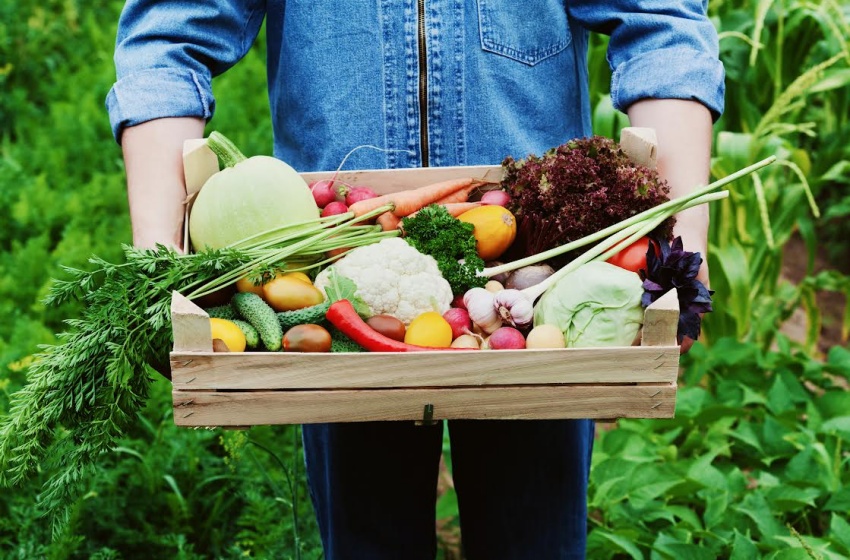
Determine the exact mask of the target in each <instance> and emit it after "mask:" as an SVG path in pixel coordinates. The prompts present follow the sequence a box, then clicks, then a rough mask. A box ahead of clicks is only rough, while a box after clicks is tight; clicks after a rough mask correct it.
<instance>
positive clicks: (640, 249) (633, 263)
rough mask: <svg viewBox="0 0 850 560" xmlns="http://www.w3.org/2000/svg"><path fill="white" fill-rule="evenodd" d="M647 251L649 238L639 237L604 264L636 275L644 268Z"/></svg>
mask: <svg viewBox="0 0 850 560" xmlns="http://www.w3.org/2000/svg"><path fill="white" fill-rule="evenodd" d="M648 249H649V238H648V237H641V238H640V239H638V240H637V241H635V242H634V243H632V244H631V245H629V246H628V247H626V248H625V249H623V250H622V251H620V252H619V253H617V254H616V255H614V256H613V257H611V258H610V259H608V260H607V261H606V262H608V263H610V264H613V265H616V266H619V267H620V268H625V269H626V270H631V271H632V272H635V273H636V272H638V271H639V270H641V269H645V268H646V252H647V250H648Z"/></svg>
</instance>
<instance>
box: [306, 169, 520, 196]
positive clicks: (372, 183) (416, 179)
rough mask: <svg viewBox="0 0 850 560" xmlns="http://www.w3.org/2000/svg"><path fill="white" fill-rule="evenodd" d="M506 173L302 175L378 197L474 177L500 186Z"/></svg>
mask: <svg viewBox="0 0 850 560" xmlns="http://www.w3.org/2000/svg"><path fill="white" fill-rule="evenodd" d="M503 173H504V171H503V170H502V168H501V166H499V165H478V166H469V167H424V168H421V169H365V170H356V171H340V172H339V174H336V171H317V172H313V173H301V177H303V178H304V180H305V181H307V182H308V183H310V182H312V181H320V180H327V179H331V178H333V177H334V175H336V178H337V180H339V181H342V182H343V183H347V184H352V185H369V187H370V188H371V189H372V190H374V191H375V192H376V193H378V194H387V193H393V192H398V191H402V190H408V189H415V188H417V187H421V186H424V185H428V184H430V183H436V182H437V181H445V180H448V179H457V178H461V177H473V178H476V179H482V180H485V181H493V182H494V183H498V182H500V181H501V180H502V175H503Z"/></svg>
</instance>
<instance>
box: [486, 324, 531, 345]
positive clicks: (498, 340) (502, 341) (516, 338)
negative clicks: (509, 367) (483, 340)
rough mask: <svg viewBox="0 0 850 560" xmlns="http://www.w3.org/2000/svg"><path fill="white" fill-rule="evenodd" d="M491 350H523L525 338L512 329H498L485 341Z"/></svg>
mask: <svg viewBox="0 0 850 560" xmlns="http://www.w3.org/2000/svg"><path fill="white" fill-rule="evenodd" d="M487 341H488V342H487V343H488V345H489V347H490V348H492V349H493V350H522V349H523V348H525V338H523V336H522V333H521V332H519V331H518V330H516V329H515V328H513V327H499V328H498V329H496V331H495V332H494V333H493V334H491V335H490V338H488V339H487Z"/></svg>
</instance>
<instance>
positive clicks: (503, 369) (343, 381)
mask: <svg viewBox="0 0 850 560" xmlns="http://www.w3.org/2000/svg"><path fill="white" fill-rule="evenodd" d="M678 369H679V348H678V347H676V346H655V347H648V346H631V347H624V348H605V349H599V348H569V349H564V350H526V351H521V352H510V351H476V350H471V351H469V352H457V353H456V352H418V353H393V354H386V353H362V354H354V355H339V354H318V353H317V354H294V353H287V354H281V353H272V352H246V353H242V354H235V353H234V354H227V353H217V354H216V353H211V352H206V353H199V352H192V353H186V352H183V353H179V352H175V353H173V354H172V355H171V379H172V382H173V384H174V388H175V389H176V390H184V391H185V390H203V389H311V388H312V389H330V388H349V389H354V388H380V387H439V386H444V387H449V386H471V385H475V386H477V385H516V384H532V383H540V384H553V383H558V384H560V383H569V384H578V383H638V382H640V383H665V382H668V383H669V382H674V381H675V380H676V376H677V374H678Z"/></svg>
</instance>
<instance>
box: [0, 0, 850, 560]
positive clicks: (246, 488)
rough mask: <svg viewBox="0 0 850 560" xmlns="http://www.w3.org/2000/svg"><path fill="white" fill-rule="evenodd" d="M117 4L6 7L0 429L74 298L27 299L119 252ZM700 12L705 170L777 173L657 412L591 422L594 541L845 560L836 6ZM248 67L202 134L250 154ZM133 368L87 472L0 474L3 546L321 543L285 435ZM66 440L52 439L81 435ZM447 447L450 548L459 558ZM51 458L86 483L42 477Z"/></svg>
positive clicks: (445, 503)
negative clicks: (184, 401) (58, 489)
mask: <svg viewBox="0 0 850 560" xmlns="http://www.w3.org/2000/svg"><path fill="white" fill-rule="evenodd" d="M121 6H122V2H120V1H117V0H107V1H104V2H98V3H95V2H91V1H85V0H44V1H42V2H37V3H35V2H17V1H13V0H0V317H3V320H2V321H0V425H2V422H3V418H4V417H5V416H6V415H7V414H8V412H9V410H10V406H11V405H12V402H13V399H14V395H15V394H16V393H17V392H19V391H21V390H25V388H26V386H27V372H28V365H29V364H30V363H31V362H32V360H33V359H34V358H33V356H34V355H35V354H36V353H37V352H38V351H39V346H40V345H43V344H52V343H55V342H56V341H57V339H56V335H57V333H59V332H62V331H65V330H68V328H69V325H68V324H66V323H65V321H66V320H68V319H73V318H74V317H77V316H79V314H80V312H81V307H80V304H79V303H69V304H67V305H63V306H60V307H53V306H48V305H45V304H44V303H43V302H44V297H45V295H46V294H47V293H48V290H49V288H50V286H51V285H52V283H53V282H54V280H53V279H62V278H65V277H66V276H65V272H64V270H63V267H73V268H80V269H88V268H91V267H92V266H93V264H92V263H90V262H89V258H90V257H91V256H92V255H97V256H98V257H100V258H102V259H104V260H106V261H109V262H120V260H121V259H122V258H123V254H124V253H123V251H122V248H121V243H122V242H123V243H128V242H129V241H130V239H131V236H130V228H129V218H128V211H127V201H126V188H125V183H124V171H123V165H122V161H121V153H120V148H119V147H118V146H117V145H116V144H115V142H114V140H113V139H112V135H111V133H110V130H109V124H108V120H107V117H106V112H105V109H104V99H105V96H106V93H107V91H108V90H109V88H110V87H111V85H112V83H113V81H114V68H113V63H112V50H113V47H114V40H115V27H116V23H117V20H118V14H119V12H120V9H121ZM709 12H710V15H711V17H712V20H713V22H714V23H715V25H716V27H717V29H718V31H719V33H720V48H721V58H722V60H723V62H724V64H725V67H726V72H727V97H726V112H725V113H724V115H723V116H722V117H721V119H720V120H719V121H718V122H717V123H716V125H715V144H714V150H715V152H714V158H713V162H712V174H713V178H722V177H724V176H726V175H728V174H730V173H732V172H733V171H735V170H737V169H740V168H742V167H745V166H746V165H749V164H750V163H753V162H755V161H757V160H760V159H762V158H765V157H767V156H770V155H775V156H776V157H777V163H776V164H774V165H772V166H770V167H769V168H766V169H764V170H762V171H759V172H758V173H757V174H753V175H751V176H750V177H748V178H746V179H744V180H741V181H738V182H736V183H734V184H732V185H731V186H730V196H729V197H728V198H727V199H725V200H723V201H721V202H717V203H714V204H713V205H712V221H711V231H710V247H709V251H708V262H709V265H710V270H711V287H712V289H713V290H715V294H714V300H715V305H714V312H712V313H710V314H708V315H707V316H706V318H705V322H704V329H703V334H702V337H701V340H700V342H699V343H697V344H695V345H694V347H693V348H692V349H691V351H690V352H689V353H688V354H687V355H685V356H684V357H683V359H682V370H681V374H680V380H679V393H678V397H677V408H676V416H675V418H672V419H666V420H621V421H618V422H616V423H612V424H600V425H599V426H598V429H597V432H598V434H597V440H596V443H595V448H594V457H593V467H592V473H591V486H590V498H589V500H590V501H589V511H590V520H589V545H588V557H589V558H594V559H595V558H601V559H609V558H611V559H613V558H634V559H644V558H646V559H650V558H652V559H691V558H693V559H702V558H706V559H709V558H732V559H749V558H770V559H777V560H779V559H783V560H784V559H796V558H801V559H805V558H822V559H840V558H848V557H850V514H848V512H850V390H848V389H850V350H848V347H847V340H848V331H850V305H848V304H847V300H848V297H850V277H848V273H850V268H848V259H847V257H848V255H850V241H848V240H850V227H848V224H850V142H848V139H849V138H850V3H848V2H846V1H845V2H841V1H839V0H834V1H833V0H825V1H811V2H808V1H802V0H782V1H765V0H737V1H729V0H724V1H716V2H712V3H710V6H709ZM605 46H606V40H605V38H603V37H600V36H593V37H592V40H591V52H590V65H591V76H592V77H593V79H592V82H591V88H592V95H593V99H594V101H595V107H594V127H595V132H596V133H597V134H601V135H604V136H608V137H610V138H614V139H616V138H618V136H619V130H620V129H621V128H622V127H624V126H627V124H628V123H627V121H626V120H625V117H624V116H623V115H621V114H618V113H616V112H615V111H613V109H612V108H611V105H610V101H609V99H608V91H609V85H610V75H609V73H608V69H607V63H606V62H605V55H604V51H605ZM263 60H264V43H263V41H262V39H260V40H259V41H258V42H257V44H256V45H255V46H254V48H253V49H252V50H251V52H250V53H249V55H248V57H247V58H246V59H245V60H243V61H242V63H240V64H239V65H237V67H235V68H234V69H233V70H232V71H231V72H229V73H227V74H226V75H224V76H222V77H221V78H218V79H217V80H216V81H215V82H214V88H215V91H216V94H217V106H218V107H219V109H218V111H217V113H216V115H215V118H214V121H213V123H212V125H211V126H213V125H214V127H215V129H216V130H221V131H226V133H227V135H228V136H229V137H230V138H231V139H232V140H233V141H234V142H235V143H236V144H237V145H239V146H240V147H242V149H243V150H244V151H245V152H246V153H252V154H263V153H268V152H269V150H270V146H271V141H270V139H271V124H270V121H269V118H268V114H269V109H268V104H267V100H266V94H265V88H264V87H263V86H264V84H263V80H264V76H265V65H264V62H263ZM246 83H250V84H252V87H250V88H246V87H244V84H246ZM824 302H829V304H828V305H825V304H824ZM138 374H139V375H145V374H150V373H144V372H138ZM150 375H152V376H153V379H154V381H153V383H152V385H151V390H150V393H149V394H147V395H138V397H139V398H144V399H145V402H146V405H145V407H144V410H143V411H142V412H141V413H140V414H139V415H138V418H135V419H131V422H129V425H131V426H132V427H131V429H130V430H129V431H127V433H126V434H125V435H124V436H123V437H122V438H121V439H120V440H119V441H117V442H114V444H113V445H110V448H109V449H110V450H109V451H108V452H106V453H104V454H103V456H102V459H101V460H100V461H99V462H98V463H97V464H96V465H95V466H93V467H92V468H90V469H79V470H75V469H74V465H68V464H67V463H66V461H67V455H64V454H62V453H58V454H53V455H51V456H50V459H49V460H48V461H46V462H44V464H41V465H39V468H38V473H37V476H35V477H34V478H32V479H28V480H25V481H22V482H20V483H19V484H16V485H14V486H10V487H4V488H2V490H0V558H4V559H5V558H9V559H30V558H99V559H106V558H115V559H117V558H127V559H129V558H152V557H156V558H181V559H195V558H198V559H199V558H244V557H249V558H295V559H303V560H307V559H317V558H321V544H320V539H319V534H318V528H317V527H316V524H315V521H314V519H313V513H312V509H311V505H310V500H309V494H308V491H307V487H306V481H305V477H304V468H303V459H302V456H301V448H300V433H299V428H298V427H297V426H261V427H254V428H251V429H249V430H244V431H228V430H220V429H216V430H207V429H201V430H191V429H185V428H178V427H176V426H175V425H174V422H173V419H172V416H171V386H170V383H169V382H168V381H167V380H166V379H165V378H163V377H161V376H159V375H157V374H150ZM66 435H67V434H65V433H64V432H62V431H61V430H60V432H59V433H58V434H56V436H57V438H58V439H59V441H60V442H62V445H63V446H65V447H64V449H66V450H67V449H71V448H73V447H74V446H76V445H81V444H82V443H83V442H79V441H72V440H70V438H68V437H66ZM63 438H64V439H63ZM449 449H450V442H449V441H448V440H447V441H446V442H445V450H446V453H445V459H446V461H445V469H444V472H443V473H442V475H441V479H440V492H439V494H440V497H439V501H438V504H437V511H438V519H437V526H436V528H437V531H438V537H439V539H440V556H441V558H444V559H446V560H448V559H460V558H461V552H460V545H459V541H460V537H461V535H460V530H459V523H458V519H457V500H456V495H455V493H454V491H453V489H452V485H451V476H450V473H451V457H450V454H449ZM57 473H63V476H68V477H70V478H69V482H74V483H79V484H80V485H81V487H82V488H84V492H83V493H82V494H81V495H79V496H76V495H70V494H69V495H65V494H55V493H53V494H51V493H49V492H45V491H44V489H45V486H44V484H45V483H46V482H47V481H49V480H50V479H52V478H53V477H54V476H55V475H56V474H57ZM504 499H505V500H510V499H511V488H510V486H509V485H506V486H505V488H504Z"/></svg>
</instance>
